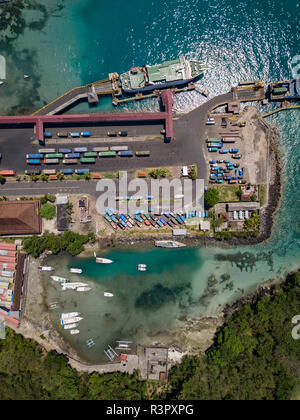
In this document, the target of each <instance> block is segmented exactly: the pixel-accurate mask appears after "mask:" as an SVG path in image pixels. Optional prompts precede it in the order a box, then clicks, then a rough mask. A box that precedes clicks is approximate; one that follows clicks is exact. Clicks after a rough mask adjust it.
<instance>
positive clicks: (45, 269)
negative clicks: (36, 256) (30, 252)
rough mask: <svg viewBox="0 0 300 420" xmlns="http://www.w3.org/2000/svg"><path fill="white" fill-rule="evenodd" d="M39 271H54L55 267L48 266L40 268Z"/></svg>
mask: <svg viewBox="0 0 300 420" xmlns="http://www.w3.org/2000/svg"><path fill="white" fill-rule="evenodd" d="M39 270H41V271H54V267H47V266H42V265H40V266H39Z"/></svg>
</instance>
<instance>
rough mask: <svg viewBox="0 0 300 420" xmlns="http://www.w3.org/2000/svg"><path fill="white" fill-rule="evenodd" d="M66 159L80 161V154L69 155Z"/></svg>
mask: <svg viewBox="0 0 300 420" xmlns="http://www.w3.org/2000/svg"><path fill="white" fill-rule="evenodd" d="M65 159H80V153H67V154H66V155H65Z"/></svg>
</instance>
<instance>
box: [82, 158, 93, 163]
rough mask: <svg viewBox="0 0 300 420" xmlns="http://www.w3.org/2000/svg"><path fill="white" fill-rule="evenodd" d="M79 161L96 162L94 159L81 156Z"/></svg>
mask: <svg viewBox="0 0 300 420" xmlns="http://www.w3.org/2000/svg"><path fill="white" fill-rule="evenodd" d="M80 163H96V159H95V158H86V157H83V158H81V159H80Z"/></svg>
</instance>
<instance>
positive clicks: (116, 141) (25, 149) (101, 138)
mask: <svg viewBox="0 0 300 420" xmlns="http://www.w3.org/2000/svg"><path fill="white" fill-rule="evenodd" d="M162 128H163V126H162V125H159V124H130V125H128V124H127V125H109V126H103V125H99V126H97V125H93V126H91V125H89V126H83V125H81V126H80V125H76V126H74V125H73V126H68V127H66V126H63V128H62V127H61V126H57V125H56V126H51V127H50V126H48V127H45V131H50V132H51V133H52V134H53V136H54V138H53V139H51V140H50V141H49V142H47V141H46V147H47V148H56V149H57V150H58V148H60V147H65V148H72V147H79V146H86V147H88V150H89V151H91V150H92V148H93V147H97V146H108V147H109V146H115V145H120V144H121V145H128V149H129V150H133V151H134V152H136V151H142V150H149V151H150V156H149V157H136V156H133V157H131V158H128V157H127V158H125V157H123V158H122V157H119V156H117V157H116V158H106V159H103V158H102V159H101V158H98V159H97V160H96V163H95V164H92V165H86V164H84V165H80V164H78V165H70V166H69V165H63V164H62V161H61V162H60V164H59V165H54V166H52V165H48V166H46V165H44V164H43V165H41V167H40V168H41V169H43V168H51V169H52V168H53V169H61V168H63V167H70V168H74V169H75V168H79V167H87V168H90V169H91V170H93V171H96V172H101V171H102V172H107V171H118V170H134V169H142V168H151V167H165V166H180V165H188V164H194V163H195V164H197V165H198V164H199V161H201V159H202V151H201V150H200V149H199V144H200V142H199V140H198V139H197V136H193V137H190V136H188V135H185V133H184V131H185V130H184V124H180V125H179V126H178V130H177V131H178V135H176V137H175V139H174V140H173V141H172V142H171V143H165V142H164V140H163V136H162V135H161V134H160V131H161V129H162ZM123 130H124V131H127V133H128V137H108V136H107V132H108V131H115V132H117V131H123ZM59 131H67V132H74V131H76V132H82V131H90V132H91V133H92V137H91V138H87V139H84V138H81V139H77V140H75V141H74V140H72V139H71V138H68V139H59V138H57V135H56V133H57V132H59ZM42 148H43V147H42V146H40V145H39V144H38V143H37V141H36V140H35V136H34V132H33V129H32V128H0V153H2V155H3V159H2V161H1V163H0V169H14V170H15V171H16V172H17V173H19V174H23V173H24V171H25V170H26V169H30V168H31V167H30V166H29V165H27V163H26V154H28V153H37V152H38V150H39V149H42ZM199 168H200V173H201V172H202V175H203V165H200V166H199ZM199 168H198V169H199Z"/></svg>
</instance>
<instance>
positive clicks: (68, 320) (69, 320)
mask: <svg viewBox="0 0 300 420" xmlns="http://www.w3.org/2000/svg"><path fill="white" fill-rule="evenodd" d="M81 320H83V318H82V317H81V316H74V317H73V318H66V319H61V320H60V324H61V325H67V324H74V323H75V322H79V321H81Z"/></svg>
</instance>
